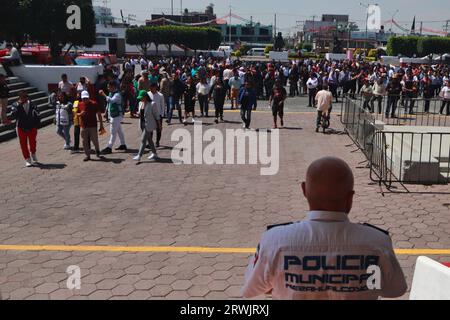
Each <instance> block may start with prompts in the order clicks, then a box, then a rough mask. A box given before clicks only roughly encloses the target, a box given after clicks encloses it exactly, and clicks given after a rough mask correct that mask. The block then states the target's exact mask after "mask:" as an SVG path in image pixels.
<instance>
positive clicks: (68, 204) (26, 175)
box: [0, 108, 450, 299]
mask: <svg viewBox="0 0 450 320" xmlns="http://www.w3.org/2000/svg"><path fill="white" fill-rule="evenodd" d="M261 109H263V108H261ZM310 110H312V109H310ZM226 118H227V119H228V120H232V121H233V122H236V123H228V124H225V125H224V124H220V125H219V126H218V128H220V129H222V130H223V129H225V128H236V129H237V128H240V126H241V125H240V123H238V121H239V114H238V113H231V112H227V113H226ZM314 121H315V114H314V113H312V112H304V113H301V112H296V113H289V114H288V115H287V120H286V126H287V127H288V128H289V129H283V130H281V131H280V138H281V141H280V171H279V173H278V174H277V175H275V176H261V175H260V167H259V166H251V165H230V166H217V165H215V166H208V165H181V166H176V165H174V164H172V163H171V161H170V160H169V159H170V155H171V150H170V149H169V148H166V149H163V150H160V151H159V155H160V157H161V158H163V161H161V162H159V163H146V162H143V163H142V164H140V165H136V163H135V162H133V160H132V156H133V154H134V152H136V151H137V150H136V149H137V148H138V145H139V143H138V141H139V138H138V136H139V131H138V125H137V120H133V119H128V118H127V119H125V125H124V128H125V133H126V139H127V144H128V147H129V148H131V149H134V150H130V153H126V154H124V153H115V154H113V155H111V156H108V157H107V158H108V160H107V161H106V162H94V161H93V162H89V163H83V161H82V160H83V155H82V154H79V155H71V154H70V153H68V152H66V151H63V150H62V146H63V142H62V141H61V139H60V138H59V137H57V135H56V134H55V129H54V127H53V126H51V127H47V128H45V129H42V130H41V131H40V132H39V135H38V156H39V160H40V161H41V162H42V163H44V164H45V166H44V167H42V168H30V169H26V168H24V162H23V159H22V157H21V154H20V149H19V145H18V141H17V140H12V141H9V142H6V143H2V144H0V154H1V157H0V245H2V246H3V247H2V248H1V250H3V251H0V270H1V272H0V292H1V295H2V299H162V298H166V299H202V298H204V299H229V298H230V299H233V298H240V288H241V285H242V284H243V275H244V271H245V268H246V265H247V262H248V257H249V256H250V254H249V253H189V252H187V251H188V250H185V252H177V253H174V252H164V250H163V252H125V251H126V250H124V251H118V252H102V251H93V252H90V251H76V252H73V251H47V250H43V251H15V250H12V249H14V247H11V246H13V245H47V246H49V245H52V246H77V247H80V248H82V247H85V246H126V247H164V246H170V247H188V248H192V247H207V248H236V249H239V248H255V247H256V246H257V244H258V241H259V238H260V235H261V233H262V232H263V231H264V230H265V228H266V226H267V225H271V224H276V223H284V222H289V221H295V220H301V219H303V217H304V216H305V212H306V210H307V203H306V201H305V199H304V198H303V196H302V195H301V192H300V183H301V181H302V179H303V178H304V176H305V173H306V169H307V167H308V165H309V164H310V163H311V162H312V161H314V160H316V159H317V158H319V157H322V156H326V155H333V156H338V157H341V158H343V159H345V160H346V161H348V162H349V164H350V165H351V167H352V169H353V170H354V174H355V176H356V191H357V195H356V199H355V203H354V209H353V211H352V213H351V219H352V220H353V221H356V222H368V223H371V224H374V225H377V226H379V227H381V228H384V229H387V230H389V232H390V233H391V235H392V237H393V242H394V247H395V248H396V249H446V248H450V237H449V230H450V195H449V194H448V193H445V192H449V191H450V190H449V187H448V186H433V187H428V188H425V187H410V188H409V189H410V191H419V192H418V193H405V192H404V189H402V188H399V189H398V191H399V192H400V191H402V192H401V193H391V192H388V191H387V190H386V189H384V188H380V187H379V186H378V185H377V184H373V183H371V181H370V179H369V170H368V169H367V168H365V165H366V163H363V161H364V160H365V158H364V156H363V154H362V153H361V152H359V151H355V149H356V147H355V146H354V145H351V140H350V139H349V137H348V136H346V135H342V134H330V135H323V134H316V133H314ZM205 122H206V123H213V119H212V118H209V119H207V120H205ZM252 126H253V127H254V128H269V127H270V126H271V114H270V113H268V112H265V109H264V112H260V113H255V114H254V116H253V125H252ZM180 127H182V126H180V125H179V124H176V125H173V126H170V127H165V131H164V135H163V141H162V144H163V145H167V146H168V147H171V146H174V145H175V144H176V143H174V142H170V134H171V133H172V131H173V130H175V129H177V128H180ZM205 127H208V128H211V127H213V126H205ZM333 127H334V128H335V129H336V130H342V128H341V126H340V123H339V121H338V119H337V118H336V117H335V118H334V123H333ZM188 129H189V130H193V129H192V126H189V127H188ZM101 140H102V146H103V147H104V146H105V137H103V138H102V139H101ZM382 191H384V192H385V193H384V194H383V193H382ZM398 258H399V260H400V263H401V266H402V267H403V269H404V272H405V275H406V277H407V282H408V285H409V286H410V285H411V279H412V275H413V271H414V265H415V260H416V258H417V255H404V254H401V255H399V256H398ZM432 258H434V259H437V260H439V261H450V256H439V255H436V256H432ZM70 265H77V266H79V267H80V268H81V274H82V279H81V290H74V291H71V290H68V289H67V287H66V281H67V276H68V275H67V274H66V269H67V267H68V266H70ZM403 298H405V299H406V298H408V296H407V295H405V296H404V297H403Z"/></svg>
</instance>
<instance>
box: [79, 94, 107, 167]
mask: <svg viewBox="0 0 450 320" xmlns="http://www.w3.org/2000/svg"><path fill="white" fill-rule="evenodd" d="M81 99H82V101H81V102H80V103H79V104H78V110H77V113H78V116H79V118H80V120H81V123H80V126H81V138H82V139H83V149H84V153H85V154H86V158H85V159H84V161H85V162H87V161H90V160H91V141H92V144H93V145H94V147H95V153H96V155H97V158H102V157H101V155H100V145H99V143H98V131H97V129H98V128H97V120H98V122H100V130H101V131H103V130H104V128H103V121H102V113H101V108H100V106H99V105H98V104H97V103H96V102H94V101H92V100H90V98H89V93H88V92H87V91H83V92H81Z"/></svg>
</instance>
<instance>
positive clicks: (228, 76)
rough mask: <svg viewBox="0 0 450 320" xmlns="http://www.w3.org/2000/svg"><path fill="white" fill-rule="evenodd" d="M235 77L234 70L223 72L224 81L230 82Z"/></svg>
mask: <svg viewBox="0 0 450 320" xmlns="http://www.w3.org/2000/svg"><path fill="white" fill-rule="evenodd" d="M232 77H233V70H231V69H225V70H224V71H223V80H230V79H231V78H232Z"/></svg>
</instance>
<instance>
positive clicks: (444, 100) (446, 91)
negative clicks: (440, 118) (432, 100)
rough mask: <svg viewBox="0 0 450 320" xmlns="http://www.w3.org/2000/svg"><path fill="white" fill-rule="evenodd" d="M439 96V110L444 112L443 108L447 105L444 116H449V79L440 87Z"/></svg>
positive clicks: (441, 112)
mask: <svg viewBox="0 0 450 320" xmlns="http://www.w3.org/2000/svg"><path fill="white" fill-rule="evenodd" d="M439 96H440V97H441V98H442V105H441V110H440V111H439V113H440V114H442V115H443V114H444V108H445V106H447V110H446V111H447V112H446V114H445V115H446V116H450V81H449V80H447V82H446V83H445V86H444V87H443V88H442V90H441V93H440V94H439Z"/></svg>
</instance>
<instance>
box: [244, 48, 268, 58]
mask: <svg viewBox="0 0 450 320" xmlns="http://www.w3.org/2000/svg"><path fill="white" fill-rule="evenodd" d="M264 51H265V48H253V49H251V50H250V51H248V52H247V55H248V56H256V57H265V56H266V54H265V53H264Z"/></svg>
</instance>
